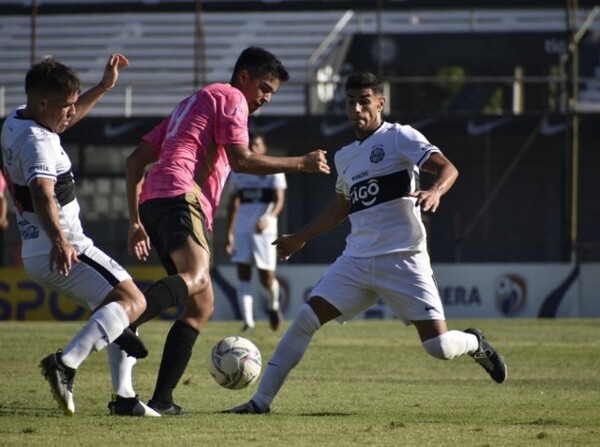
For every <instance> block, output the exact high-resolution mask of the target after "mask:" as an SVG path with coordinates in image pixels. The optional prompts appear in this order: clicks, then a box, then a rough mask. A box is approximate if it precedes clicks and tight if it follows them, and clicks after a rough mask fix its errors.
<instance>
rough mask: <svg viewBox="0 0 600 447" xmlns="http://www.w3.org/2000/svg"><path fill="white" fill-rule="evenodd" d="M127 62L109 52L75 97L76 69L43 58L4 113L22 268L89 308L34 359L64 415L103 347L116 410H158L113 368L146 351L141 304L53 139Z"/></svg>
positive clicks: (72, 408) (7, 168)
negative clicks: (80, 374)
mask: <svg viewBox="0 0 600 447" xmlns="http://www.w3.org/2000/svg"><path fill="white" fill-rule="evenodd" d="M128 64H129V62H128V60H127V58H125V56H123V55H121V54H112V55H111V56H110V57H109V59H108V62H107V64H106V68H105V70H104V75H103V77H102V80H101V81H100V83H99V84H97V85H95V86H94V87H92V88H91V89H89V90H88V91H86V92H85V93H83V94H82V95H79V91H80V88H81V83H80V80H79V77H78V76H77V74H76V73H75V72H74V71H73V70H72V69H71V68H69V67H67V66H65V65H63V64H61V63H59V62H57V61H55V60H54V59H52V58H47V59H45V60H43V61H42V62H40V63H38V64H35V65H34V66H33V67H32V68H31V69H30V70H29V71H28V72H27V75H26V77H25V92H26V95H27V103H26V104H25V105H23V106H20V107H17V108H16V109H14V110H12V111H10V112H9V113H8V116H7V118H6V120H5V121H4V124H3V126H2V136H1V143H2V153H3V157H4V169H5V176H6V181H7V183H8V188H9V191H10V193H11V196H12V200H13V204H14V205H15V208H16V210H17V226H18V228H19V232H20V234H21V240H22V252H21V255H22V258H23V265H24V267H25V270H26V271H27V274H28V275H29V276H30V277H31V278H32V279H33V280H35V281H36V282H37V283H39V284H41V285H43V286H45V287H48V288H51V289H53V290H57V291H59V292H61V293H63V294H65V295H66V296H68V297H69V298H70V299H71V300H72V301H73V302H75V303H76V304H78V305H80V306H82V307H87V308H89V309H91V310H94V313H93V314H92V316H91V317H90V319H89V320H88V321H87V323H86V324H85V325H84V326H83V328H82V329H81V330H80V331H79V332H78V333H77V334H76V335H75V337H74V338H73V339H72V340H71V342H70V343H69V344H68V345H67V346H66V347H65V348H64V349H63V350H59V351H58V352H56V353H54V354H50V355H49V356H47V357H45V358H44V359H43V360H42V362H41V363H40V368H41V369H42V374H43V375H44V376H45V378H46V380H47V381H48V382H49V384H50V387H51V390H52V393H53V395H54V398H55V399H56V401H57V402H58V403H59V405H60V407H61V408H62V410H63V412H64V414H66V415H68V416H72V415H73V414H74V412H75V403H74V401H73V379H74V376H75V372H76V369H77V368H78V367H79V365H80V364H81V363H83V361H84V360H85V359H86V358H87V357H88V356H89V355H90V354H91V353H92V352H93V351H98V350H101V349H103V348H105V347H107V350H108V355H109V363H110V368H111V376H112V378H113V390H114V392H115V394H117V395H119V396H120V397H121V400H120V402H119V403H120V406H119V411H120V414H124V415H132V416H160V415H159V414H158V413H156V412H155V411H153V410H152V409H150V408H148V407H147V406H146V405H144V404H143V403H142V402H140V401H139V398H138V397H137V395H136V393H135V392H134V390H133V386H132V384H131V379H130V377H131V376H130V374H129V372H128V369H127V371H126V374H125V375H124V376H123V374H121V371H120V369H121V367H122V366H123V365H126V364H130V365H132V364H133V363H135V361H136V358H140V357H144V356H146V355H147V350H146V347H145V346H144V345H143V343H142V341H141V340H140V339H139V338H137V336H136V335H135V333H133V332H132V331H131V329H127V328H128V326H129V324H130V322H132V321H134V320H135V319H136V318H138V317H139V315H141V313H142V312H143V311H144V309H145V308H146V300H145V298H144V295H143V294H142V292H141V291H140V290H139V289H138V288H137V287H136V285H135V284H134V282H133V280H132V279H131V276H129V274H128V273H127V272H126V271H125V270H124V269H123V268H122V267H121V266H120V265H119V264H118V263H117V262H115V261H114V260H113V259H111V258H110V257H109V256H107V255H106V254H105V253H104V252H102V251H101V250H99V249H98V248H97V247H95V246H94V243H93V241H92V240H91V239H89V238H88V237H87V236H86V235H85V234H84V232H83V229H82V227H81V222H80V220H79V204H78V202H77V198H76V197H75V189H74V180H73V173H72V171H71V161H70V159H69V156H68V155H67V153H66V151H65V150H64V149H63V147H62V146H61V142H60V137H59V134H60V133H62V132H64V131H65V130H67V129H68V128H70V127H71V126H73V125H74V124H75V123H77V122H78V121H79V120H80V119H81V118H83V117H84V116H85V115H86V114H87V113H88V112H89V111H90V110H91V109H92V107H93V106H94V105H95V104H96V102H97V101H98V100H99V99H100V98H101V97H102V96H103V95H104V94H105V93H106V92H108V91H109V90H110V89H111V88H112V87H113V86H114V85H115V83H116V82H117V78H118V73H119V69H120V68H122V67H126V66H127V65H128ZM124 331H125V332H124ZM113 342H115V343H113ZM126 354H129V355H130V356H131V357H128V356H127V355H126Z"/></svg>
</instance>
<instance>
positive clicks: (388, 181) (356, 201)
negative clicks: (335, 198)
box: [350, 170, 410, 213]
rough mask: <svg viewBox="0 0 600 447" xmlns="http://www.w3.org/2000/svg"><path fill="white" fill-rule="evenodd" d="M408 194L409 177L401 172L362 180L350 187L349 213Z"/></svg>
mask: <svg viewBox="0 0 600 447" xmlns="http://www.w3.org/2000/svg"><path fill="white" fill-rule="evenodd" d="M409 192H410V175H409V173H408V171H406V170H403V171H400V172H394V173H393V174H388V175H383V176H380V177H373V178H370V179H366V180H362V181H360V182H358V183H356V184H354V185H352V187H350V202H351V205H350V213H355V212H357V211H361V210H364V209H366V208H369V207H372V206H374V205H378V204H380V203H384V202H389V201H390V200H395V199H399V198H400V197H405V196H407V195H408V193H409Z"/></svg>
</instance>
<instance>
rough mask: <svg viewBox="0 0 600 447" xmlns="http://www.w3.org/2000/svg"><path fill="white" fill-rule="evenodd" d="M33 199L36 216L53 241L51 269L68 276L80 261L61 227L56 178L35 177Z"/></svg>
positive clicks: (31, 188) (30, 186)
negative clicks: (55, 188)
mask: <svg viewBox="0 0 600 447" xmlns="http://www.w3.org/2000/svg"><path fill="white" fill-rule="evenodd" d="M29 189H30V191H31V201H32V204H33V209H34V211H35V214H36V216H37V217H38V219H39V220H40V223H41V224H42V227H43V228H44V231H45V232H46V235H47V236H48V238H49V239H50V242H51V243H52V249H51V250H50V270H51V271H54V270H55V269H57V270H58V273H60V274H61V275H64V276H68V275H69V272H70V270H71V266H72V264H73V263H75V262H78V261H79V260H78V259H77V253H76V252H75V249H74V248H73V247H72V246H71V244H69V242H68V241H67V238H66V237H65V235H64V233H63V231H62V230H61V228H60V219H59V217H58V208H57V206H56V200H55V199H54V180H51V179H48V178H41V177H38V178H34V179H33V180H32V181H31V182H30V184H29Z"/></svg>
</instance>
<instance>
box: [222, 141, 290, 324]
mask: <svg viewBox="0 0 600 447" xmlns="http://www.w3.org/2000/svg"><path fill="white" fill-rule="evenodd" d="M250 149H251V150H252V152H255V153H258V154H266V153H267V145H266V143H265V138H264V136H263V135H261V134H260V133H256V132H254V133H251V134H250ZM229 184H230V191H231V195H230V199H229V204H228V207H227V245H226V250H227V253H229V254H230V255H231V260H232V262H233V263H235V265H236V269H237V279H238V286H237V299H238V303H239V304H240V307H241V309H242V315H243V318H244V326H243V327H242V332H247V331H251V330H253V329H254V327H255V322H254V297H253V296H252V290H251V279H252V265H255V266H256V269H257V270H258V276H259V279H260V284H261V286H262V287H263V288H264V289H265V290H266V292H267V296H268V303H267V308H268V310H267V312H268V315H269V324H270V326H271V329H273V330H274V331H276V330H277V329H279V326H280V325H281V321H282V320H283V316H282V313H281V309H280V305H279V282H278V281H277V278H276V277H275V270H276V267H277V249H276V248H275V246H274V245H272V242H273V241H274V240H275V239H276V238H277V221H278V216H279V214H280V213H281V211H282V210H283V206H284V202H285V190H286V188H287V182H286V179H285V174H283V173H278V174H270V175H252V174H245V173H237V172H232V173H231V174H230V176H229Z"/></svg>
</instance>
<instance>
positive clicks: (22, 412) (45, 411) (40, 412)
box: [0, 405, 64, 417]
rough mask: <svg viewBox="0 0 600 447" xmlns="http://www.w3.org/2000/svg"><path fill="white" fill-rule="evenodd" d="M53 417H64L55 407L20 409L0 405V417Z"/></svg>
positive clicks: (18, 407)
mask: <svg viewBox="0 0 600 447" xmlns="http://www.w3.org/2000/svg"><path fill="white" fill-rule="evenodd" d="M16 415H18V416H54V417H64V415H63V414H62V413H61V410H59V409H58V408H56V407H52V408H50V407H48V408H34V407H20V406H11V405H0V417H2V416H16Z"/></svg>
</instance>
